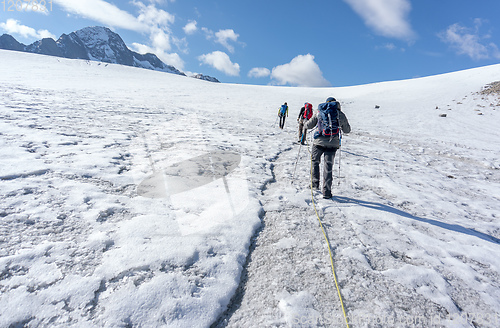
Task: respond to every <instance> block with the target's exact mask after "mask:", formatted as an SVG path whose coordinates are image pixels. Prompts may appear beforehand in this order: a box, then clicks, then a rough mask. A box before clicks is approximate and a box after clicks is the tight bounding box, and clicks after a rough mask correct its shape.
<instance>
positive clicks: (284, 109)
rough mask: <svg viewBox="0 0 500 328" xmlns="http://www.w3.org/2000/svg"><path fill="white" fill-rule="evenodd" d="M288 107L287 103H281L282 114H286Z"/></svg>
mask: <svg viewBox="0 0 500 328" xmlns="http://www.w3.org/2000/svg"><path fill="white" fill-rule="evenodd" d="M287 108H288V106H287V105H281V109H280V116H285V114H286V109H287Z"/></svg>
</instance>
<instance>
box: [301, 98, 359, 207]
mask: <svg viewBox="0 0 500 328" xmlns="http://www.w3.org/2000/svg"><path fill="white" fill-rule="evenodd" d="M316 126H317V127H318V130H317V131H316V132H315V133H314V137H313V145H312V151H311V161H312V177H311V186H312V188H313V189H315V190H319V180H320V173H319V165H320V162H321V155H323V157H324V159H325V162H324V165H323V186H322V189H321V192H322V193H323V198H327V199H328V198H332V182H333V160H334V158H335V153H336V152H337V150H338V149H339V148H340V142H341V132H343V133H349V132H351V126H350V125H349V122H348V121H347V117H346V116H345V114H344V113H343V112H342V110H341V108H340V103H339V102H338V101H337V100H336V99H335V98H333V97H329V98H328V99H327V100H326V102H324V103H322V104H319V105H318V111H317V112H316V113H315V114H314V115H313V116H312V117H311V118H310V119H309V120H308V121H307V122H306V123H305V124H304V127H305V128H306V129H308V130H310V129H313V128H314V127H316Z"/></svg>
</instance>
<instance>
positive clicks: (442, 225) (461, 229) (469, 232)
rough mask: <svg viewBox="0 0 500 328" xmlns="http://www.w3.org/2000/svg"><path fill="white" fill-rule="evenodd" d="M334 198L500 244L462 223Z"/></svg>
mask: <svg viewBox="0 0 500 328" xmlns="http://www.w3.org/2000/svg"><path fill="white" fill-rule="evenodd" d="M332 200H333V201H335V202H338V203H344V204H345V203H348V204H356V205H359V206H363V207H366V208H370V209H373V210H378V211H384V212H388V213H392V214H396V215H399V216H402V217H404V218H408V219H412V220H415V221H419V222H423V223H427V224H432V225H434V226H436V227H440V228H443V229H447V230H450V231H454V232H459V233H462V234H465V235H469V236H473V237H477V238H480V239H482V240H485V241H488V242H490V243H495V244H500V239H498V238H496V237H493V236H490V235H488V234H485V233H482V232H479V231H476V230H474V229H470V228H465V227H462V226H461V225H458V224H450V223H444V222H440V221H437V220H433V219H426V218H421V217H418V216H415V215H412V214H410V213H407V212H404V211H401V210H398V209H397V208H394V207H391V206H388V205H384V204H380V203H374V202H367V201H363V200H359V199H354V198H348V197H341V196H334V197H332Z"/></svg>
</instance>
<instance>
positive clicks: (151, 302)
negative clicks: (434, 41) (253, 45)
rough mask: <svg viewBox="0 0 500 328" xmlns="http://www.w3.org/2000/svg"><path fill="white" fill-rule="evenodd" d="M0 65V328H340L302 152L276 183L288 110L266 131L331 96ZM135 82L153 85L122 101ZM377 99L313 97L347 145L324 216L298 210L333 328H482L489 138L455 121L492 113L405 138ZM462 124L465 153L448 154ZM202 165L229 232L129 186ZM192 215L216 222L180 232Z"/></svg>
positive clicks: (460, 107) (493, 157)
mask: <svg viewBox="0 0 500 328" xmlns="http://www.w3.org/2000/svg"><path fill="white" fill-rule="evenodd" d="M0 54H1V55H2V57H3V58H4V59H5V60H6V61H7V62H8V63H10V64H11V65H8V66H12V68H9V69H8V68H2V69H1V70H2V73H3V76H8V77H9V78H8V79H6V80H4V81H3V83H2V85H0V97H1V99H3V102H2V104H0V145H1V147H0V161H1V164H2V170H1V172H0V187H1V188H0V198H1V199H2V204H1V207H0V220H1V226H0V244H1V246H2V247H1V249H0V309H1V310H0V327H11V326H12V327H43V326H51V327H148V326H168V327H209V326H211V327H213V328H219V327H243V328H245V327H332V326H333V327H342V326H345V323H344V318H343V314H342V311H341V308H340V303H339V299H338V295H337V291H336V288H335V284H334V280H333V276H332V272H331V268H330V259H329V255H328V249H327V248H326V243H325V241H324V238H323V234H322V232H321V229H320V227H319V224H318V221H317V218H316V215H315V213H314V210H313V207H312V203H311V192H310V189H309V187H310V185H309V183H310V173H309V172H310V161H309V153H308V151H307V149H306V147H302V148H301V151H300V157H299V162H298V166H297V171H296V173H295V177H294V180H293V183H292V174H293V169H294V165H295V161H296V159H297V154H298V150H299V145H298V144H296V143H294V141H295V139H296V122H295V118H296V116H295V115H297V114H296V113H295V110H297V111H298V108H293V111H291V113H290V117H289V118H288V119H287V122H286V125H285V129H284V130H283V131H281V130H279V129H277V128H276V127H275V126H274V127H273V125H272V122H274V119H275V112H277V108H278V106H279V104H280V102H282V101H283V100H282V99H285V100H288V102H289V103H291V104H297V105H298V106H300V104H301V103H303V102H304V101H305V100H307V101H311V102H313V103H314V105H315V106H316V105H317V103H318V102H319V101H323V99H324V98H325V94H326V96H330V94H329V92H330V91H331V90H330V89H328V90H324V89H301V88H275V89H273V88H271V87H269V88H265V87H264V88H263V87H245V86H241V87H240V86H230V85H229V86H224V85H220V84H210V83H206V82H204V81H196V80H195V81H193V82H191V81H190V80H187V78H183V77H173V79H174V80H172V82H170V81H171V80H170V78H171V77H170V76H169V75H167V77H165V75H163V73H155V72H146V73H143V71H142V70H137V69H132V68H121V67H117V66H115V65H107V66H106V67H104V66H101V65H98V64H97V63H92V62H84V61H67V60H61V59H55V58H51V57H49V59H46V58H44V57H43V56H34V57H33V55H27V54H16V56H19V57H20V58H25V59H26V60H27V59H30V60H33V63H32V64H26V63H23V65H20V64H16V61H15V60H14V59H13V55H12V53H10V52H0ZM44 65H46V66H49V67H51V69H52V70H53V71H50V74H53V75H52V77H53V80H52V82H53V83H52V84H48V83H46V82H45V81H46V80H47V79H46V75H47V74H49V71H48V70H47V69H45V68H44ZM23 69H25V70H23ZM68 70H74V71H75V72H76V73H75V76H78V78H76V79H75V80H69V79H68V77H69V76H72V75H71V73H68V72H67V71H68ZM110 70H111V71H110ZM497 70H498V69H497ZM107 74H110V75H109V76H108V75H107ZM143 74H145V75H143ZM158 74H160V75H158ZM491 75H494V74H493V73H491ZM28 76H29V78H28ZM144 76H147V77H148V78H150V79H151V81H152V82H147V83H144V85H143V84H142V83H139V84H138V82H137V81H140V80H141V79H142V78H145V77H144ZM72 77H73V76H72ZM65 79H68V80H65ZM438 79H439V80H441V79H443V78H441V77H438V78H436V80H438ZM482 79H484V80H486V81H484V82H481V83H482V84H480V83H479V82H477V85H478V87H479V86H480V85H484V84H486V83H489V82H492V81H489V80H487V77H485V78H482ZM433 81H434V80H433ZM446 81H448V83H451V82H452V81H453V80H451V79H450V80H446ZM481 81H482V80H481ZM160 82H161V83H160ZM411 83H413V82H411ZM414 83H417V82H414ZM471 83H472V82H471ZM382 86H383V84H382ZM416 86H417V87H420V88H424V89H425V87H423V86H420V85H419V84H416ZM412 87H415V85H412ZM220 88H222V89H220ZM379 88H380V85H374V86H367V87H366V88H365V89H344V88H340V89H338V90H336V89H333V91H331V92H333V93H335V94H339V97H338V98H340V99H342V97H344V98H345V99H346V100H345V102H344V104H345V105H344V106H343V108H344V111H345V112H346V114H347V116H348V118H349V120H350V122H351V125H352V126H353V132H352V133H351V134H349V135H346V136H345V137H344V141H343V149H342V152H341V153H337V156H336V165H335V166H334V168H335V173H334V174H335V175H337V173H338V171H337V170H338V159H339V156H340V157H341V172H340V175H341V177H340V179H339V178H338V177H336V178H335V179H334V198H333V199H332V200H323V199H322V198H321V195H319V194H317V193H316V194H315V199H316V201H317V207H318V211H319V215H320V218H321V220H322V222H323V224H324V227H325V229H326V232H327V236H328V238H329V241H330V243H331V245H332V251H333V260H334V265H335V270H336V274H337V277H338V281H339V286H340V290H341V294H342V297H343V300H344V304H345V308H346V313H347V315H348V318H349V321H350V323H351V327H356V328H357V327H370V328H371V327H492V328H493V327H498V322H499V321H500V313H499V311H498V308H499V304H500V276H499V272H500V262H499V260H498V259H497V257H496V256H494V254H496V253H498V251H499V250H500V226H499V224H498V222H497V220H498V215H499V213H500V207H499V204H500V202H499V200H500V199H499V196H498V195H500V173H499V168H500V166H499V163H498V150H499V148H498V140H496V139H495V138H498V132H495V133H493V136H492V137H491V138H492V139H491V140H490V141H489V142H486V141H485V140H488V137H487V136H488V133H484V132H482V131H483V129H486V128H489V129H490V130H489V131H496V130H494V127H495V126H496V127H498V123H496V122H497V121H498V119H497V118H496V116H497V113H496V112H495V111H494V110H492V111H491V112H487V114H486V115H491V117H492V118H491V119H489V120H488V121H486V120H483V118H484V117H481V116H478V115H477V114H476V113H472V111H471V114H470V115H469V114H468V113H469V112H468V111H466V108H468V107H467V106H470V107H471V108H472V107H473V106H471V104H474V105H477V104H479V105H481V104H482V105H481V106H482V107H479V108H481V110H482V111H485V112H486V109H487V108H488V106H489V104H490V103H492V102H493V100H492V98H491V97H493V96H490V97H489V98H484V97H482V98H481V97H480V96H475V95H474V94H472V95H471V94H469V93H467V94H466V95H465V94H460V93H459V92H458V91H456V90H454V91H453V92H455V93H456V95H454V94H453V95H452V94H451V93H452V92H451V91H450V95H449V98H450V99H445V100H441V99H440V100H439V101H441V102H445V103H441V102H439V103H438V104H439V106H440V107H441V108H447V106H448V107H451V106H452V107H453V110H452V111H451V112H449V111H448V108H447V109H446V110H447V111H448V113H451V114H450V115H449V116H450V117H447V118H446V119H449V120H448V121H446V122H450V121H451V122H453V124H451V125H446V124H444V123H443V122H444V121H442V120H441V121H439V120H440V118H438V115H437V114H438V113H439V110H438V111H437V112H436V111H432V115H434V116H433V119H432V120H428V118H429V115H430V114H429V113H430V111H426V112H425V113H423V112H422V113H421V112H419V113H417V114H416V115H415V116H411V118H409V119H408V121H411V120H415V122H414V123H413V122H409V123H408V122H406V120H405V121H403V122H401V121H400V119H399V118H393V115H394V112H392V110H393V108H397V107H398V106H400V104H404V101H403V100H401V101H400V102H399V103H398V100H397V99H400V98H402V99H404V100H406V99H405V98H407V97H404V96H402V97H400V98H397V97H396V100H393V102H391V101H390V100H389V99H390V97H391V96H393V94H392V93H391V92H392V91H391V92H388V95H387V98H380V99H378V100H377V102H378V103H380V104H381V105H382V106H381V109H380V111H379V113H374V112H373V110H367V108H372V106H373V105H374V104H375V101H376V100H372V99H371V98H372V93H373V94H375V93H377V92H378V91H377V90H379ZM394 88H395V90H397V87H394ZM450 88H451V87H450ZM469 88H471V87H469ZM372 89H373V90H372ZM220 90H222V91H220ZM351 90H352V91H351ZM390 90H392V89H390ZM466 90H467V92H471V91H479V90H476V89H470V90H469V89H466ZM411 92H417V93H418V92H419V90H418V88H417V90H415V91H411ZM411 92H409V94H412V93H411ZM463 92H464V93H465V91H463ZM394 93H397V91H394ZM420 94H425V92H420ZM447 97H448V95H447ZM417 98H418V97H417ZM384 101H385V102H384ZM406 101H407V100H406ZM427 101H428V102H429V103H432V105H433V106H434V104H436V103H437V102H433V101H434V100H427ZM269 104H271V105H269ZM448 104H449V105H448ZM368 106H370V107H368ZM476 107H478V106H476ZM235 108H247V109H248V110H247V111H246V112H245V113H243V114H242V113H241V112H240V111H238V110H235ZM386 108H387V109H386ZM384 110H386V111H387V112H385V111H384ZM456 111H462V112H463V113H464V117H465V116H467V115H469V116H467V117H466V118H462V117H460V116H453V114H454V113H455V112H456ZM472 114H474V116H472ZM495 115H496V116H495ZM426 120H428V121H426ZM461 120H466V121H467V123H468V125H467V126H468V127H469V134H470V137H471V140H472V141H470V142H469V141H468V140H456V141H452V140H454V139H453V138H452V137H451V136H453V135H460V134H459V133H456V131H457V129H458V130H461V129H462V127H461V126H462V123H463V122H461ZM485 121H486V122H485ZM367 122H369V123H367ZM424 122H425V124H427V125H428V126H429V129H430V130H432V132H429V133H427V134H424V133H423V132H422V131H426V130H424V129H422V128H421V126H422V125H424ZM370 124H373V127H374V128H373V129H368V128H369V127H370V126H371V125H370ZM495 124H497V125H495ZM400 125H401V126H400ZM413 125H415V130H408V129H409V127H410V126H413ZM455 125H456V127H455ZM497 130H498V129H497ZM409 131H411V133H410V132H409ZM438 131H439V132H440V133H438ZM441 133H442V134H441ZM213 150H219V151H237V152H238V153H239V154H241V164H240V165H239V168H238V169H237V170H235V172H233V173H231V174H229V175H228V179H227V181H226V180H224V181H225V184H224V185H219V186H218V187H217V185H216V183H217V181H214V183H213V184H209V186H213V185H215V187H213V188H212V189H210V188H211V187H200V189H199V190H201V191H200V192H199V193H201V194H203V193H207V194H210V193H216V192H218V191H219V190H220V189H222V190H224V188H225V189H226V192H227V193H228V194H229V202H228V203H227V204H229V205H230V207H231V208H229V207H228V206H229V205H226V208H225V209H226V211H229V212H230V211H232V212H233V214H234V215H232V216H230V218H226V217H225V216H224V215H222V214H223V213H220V208H215V209H213V210H211V211H212V212H208V214H207V212H206V211H207V208H206V204H207V200H210V199H211V198H207V197H210V196H203V195H201V196H200V195H198V193H187V196H190V197H192V198H194V200H193V199H190V198H189V197H188V198H185V196H184V195H173V194H172V195H170V196H169V197H163V198H161V197H160V198H147V197H142V196H141V195H138V187H137V186H138V185H140V184H141V182H143V181H145V180H147V179H148V177H152V176H155V174H158V173H159V172H160V173H161V172H162V170H164V169H165V168H166V167H169V165H171V164H172V163H180V162H183V161H185V160H189V159H190V158H193V157H195V156H198V155H203V154H205V153H207V151H213ZM199 174H200V175H201V174H202V173H199ZM339 182H340V185H338V183H339ZM235 186H236V188H235ZM153 187H154V185H153ZM237 190H244V191H245V192H246V195H241V194H240V193H238V191H237ZM158 192H160V191H158ZM163 192H165V191H163ZM167 192H168V190H167ZM214 195H215V196H213V197H219V196H218V194H214ZM182 197H184V198H182ZM232 197H233V198H234V197H236V198H234V199H233V198H232ZM215 199H216V198H215ZM242 208H244V210H243V211H240V209H242ZM208 210H210V208H208ZM214 213H218V215H215V214H214ZM237 213H239V214H237ZM207 215H208V217H209V218H211V219H214V220H215V222H209V221H211V220H208V221H207V220H205V221H196V219H194V220H195V221H193V222H197V224H196V225H193V224H192V222H191V221H189V220H193V219H192V218H193V217H201V218H206V217H207ZM188 218H191V219H188ZM217 220H218V221H217ZM212 221H213V220H212ZM200 222H201V225H202V228H204V230H200V231H198V230H192V229H197V228H199V223H200ZM190 229H191V230H190Z"/></svg>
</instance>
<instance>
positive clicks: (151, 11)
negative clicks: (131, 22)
mask: <svg viewBox="0 0 500 328" xmlns="http://www.w3.org/2000/svg"><path fill="white" fill-rule="evenodd" d="M134 4H135V5H136V6H138V7H139V12H140V14H139V16H138V17H137V20H138V21H139V22H141V23H143V24H145V25H148V26H156V27H159V28H162V29H168V26H169V25H170V24H173V23H174V22H175V16H173V15H171V14H169V13H168V12H166V11H165V10H162V9H158V8H156V6H155V5H149V6H146V5H145V4H143V3H142V2H140V1H134Z"/></svg>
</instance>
